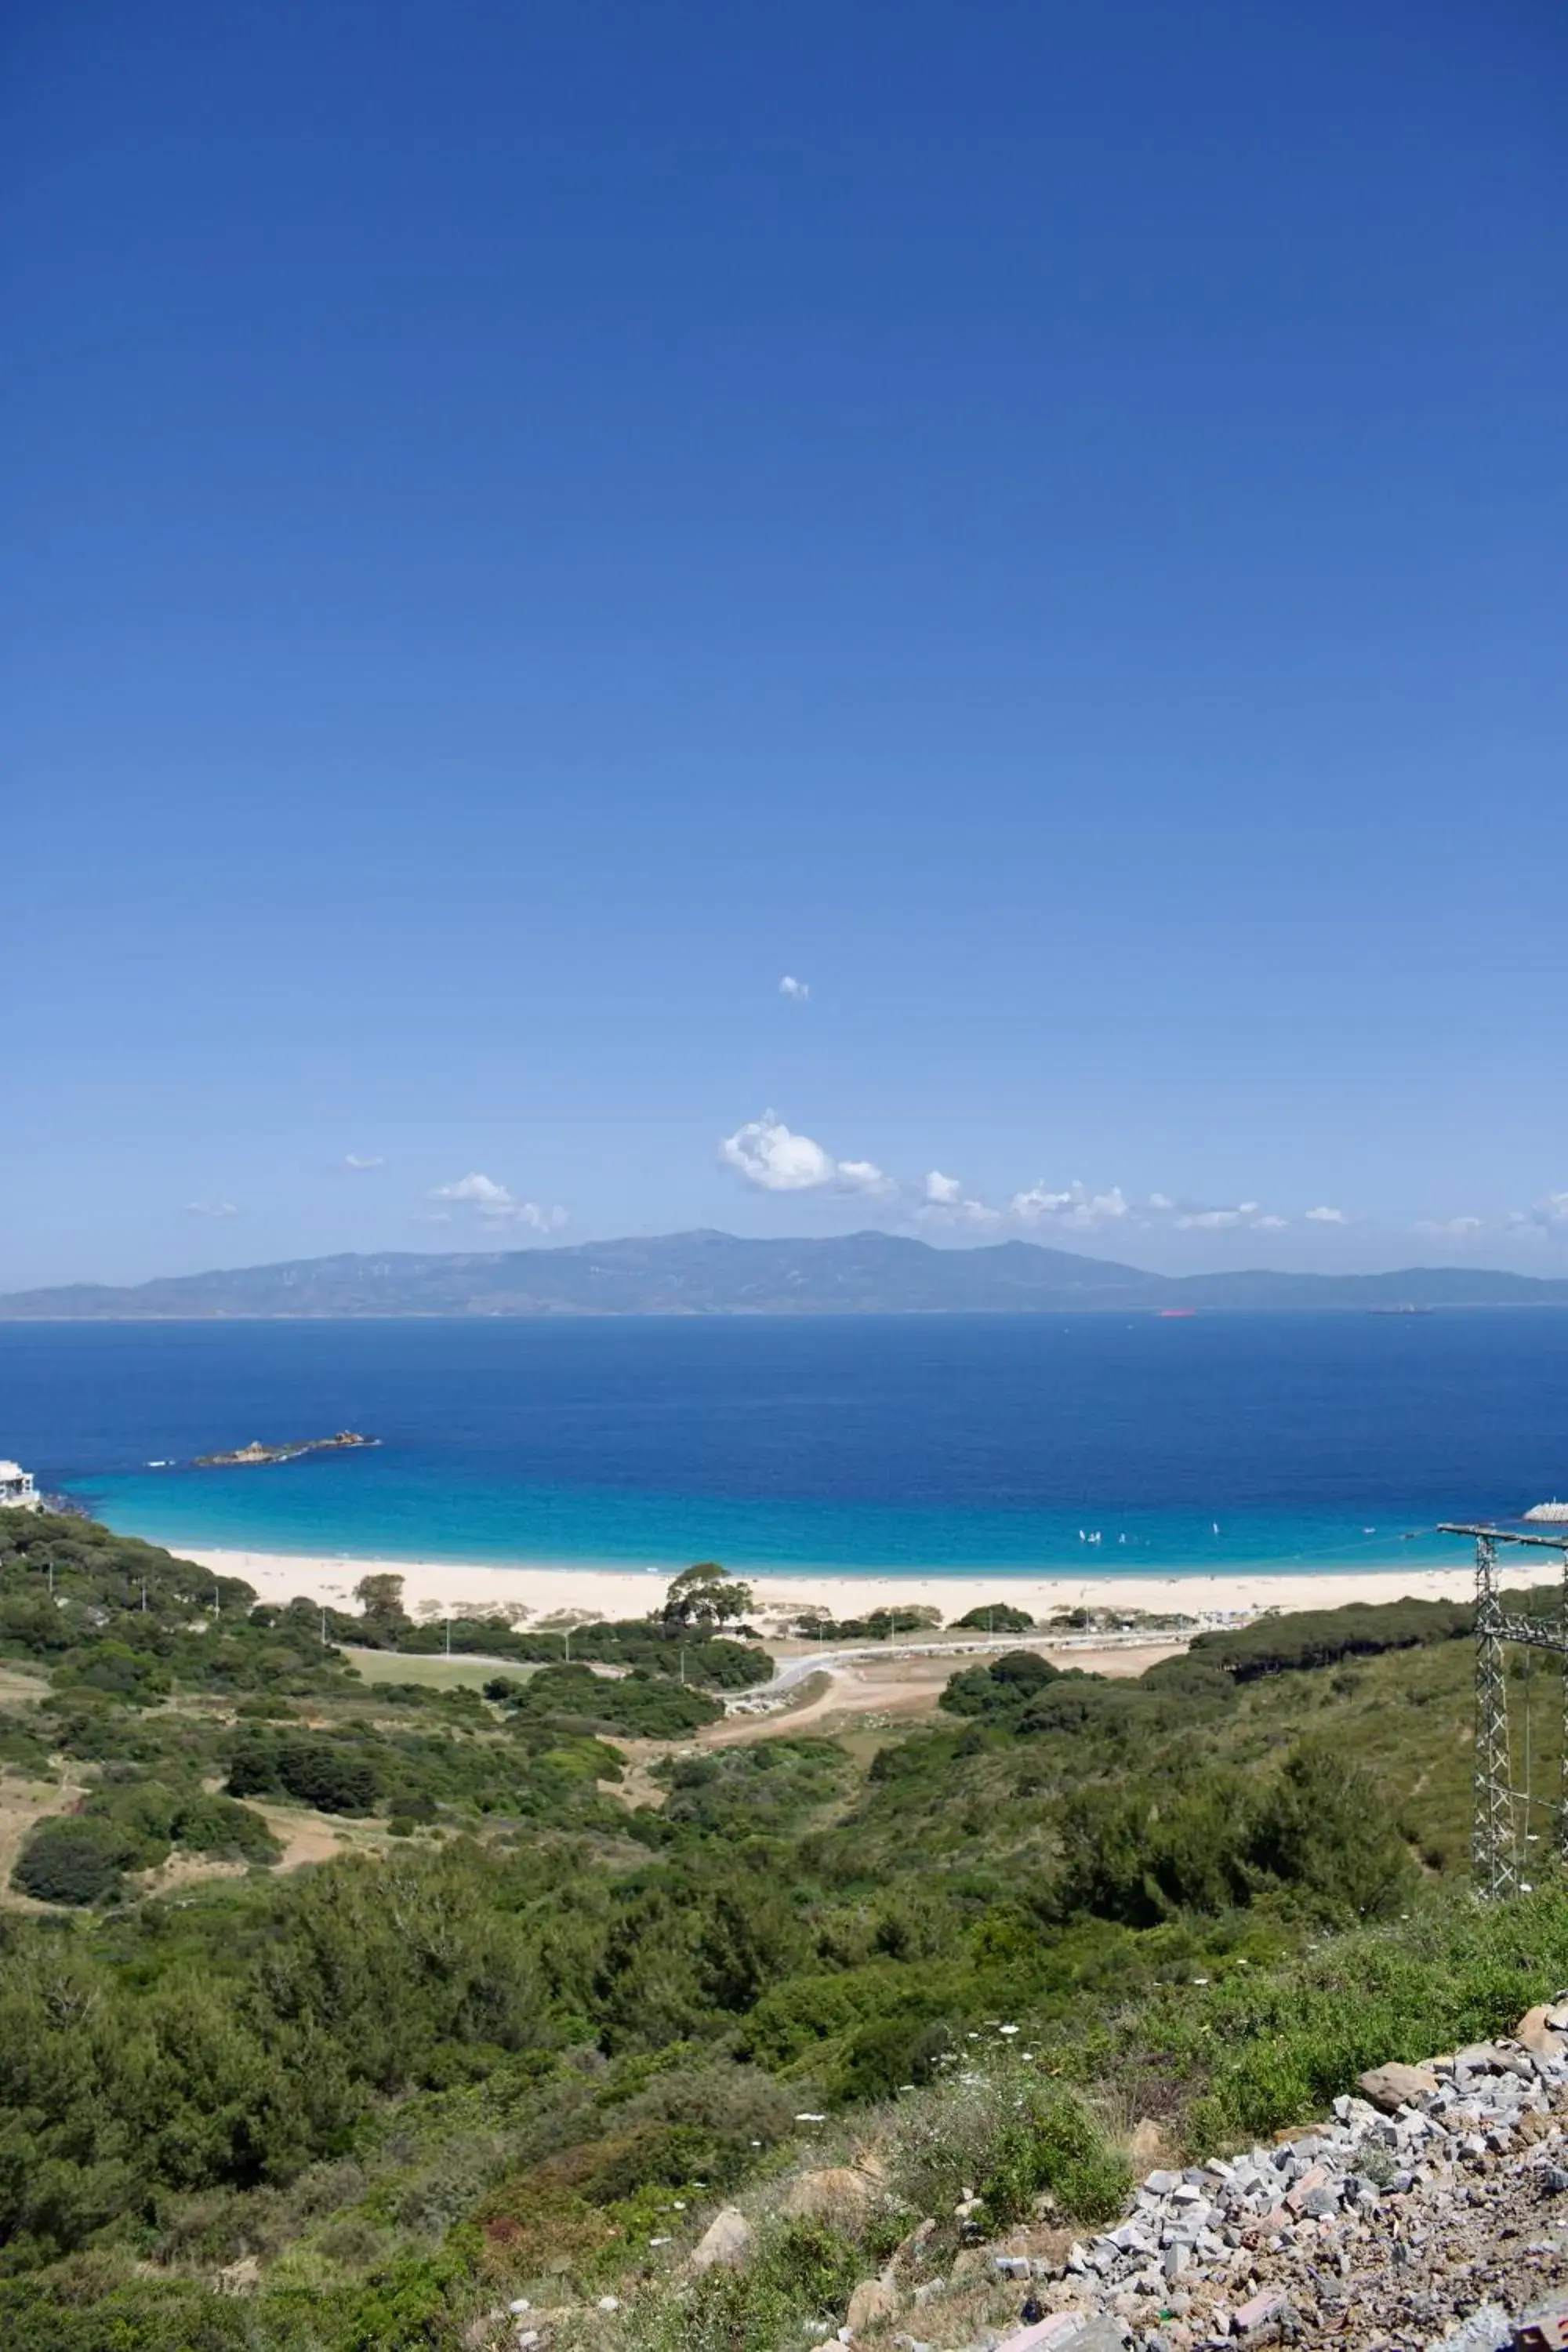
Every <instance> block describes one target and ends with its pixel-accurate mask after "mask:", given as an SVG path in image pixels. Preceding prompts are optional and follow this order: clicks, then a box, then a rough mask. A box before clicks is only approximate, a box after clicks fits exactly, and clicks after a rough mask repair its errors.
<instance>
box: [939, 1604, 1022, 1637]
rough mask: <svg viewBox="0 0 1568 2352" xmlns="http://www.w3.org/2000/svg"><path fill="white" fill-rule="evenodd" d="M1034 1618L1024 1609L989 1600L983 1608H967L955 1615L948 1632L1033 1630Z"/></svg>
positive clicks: (1015, 1631) (1018, 1631) (1020, 1631)
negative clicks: (959, 1614) (962, 1612)
mask: <svg viewBox="0 0 1568 2352" xmlns="http://www.w3.org/2000/svg"><path fill="white" fill-rule="evenodd" d="M1034 1622H1035V1621H1034V1619H1033V1618H1032V1617H1031V1616H1030V1614H1029V1612H1028V1611H1027V1610H1026V1609H1015V1608H1013V1607H1012V1606H1011V1604H1010V1603H1009V1602H1007V1601H989V1602H987V1603H986V1605H985V1606H984V1608H980V1609H970V1610H967V1611H966V1612H964V1614H963V1616H962V1617H955V1618H954V1619H953V1621H952V1626H951V1627H950V1628H949V1631H950V1632H952V1633H1029V1632H1031V1631H1032V1630H1033V1627H1034Z"/></svg>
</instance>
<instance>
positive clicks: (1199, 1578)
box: [182, 1550, 1561, 1623]
mask: <svg viewBox="0 0 1568 2352" xmlns="http://www.w3.org/2000/svg"><path fill="white" fill-rule="evenodd" d="M182 1557H184V1558H185V1559H195V1560H198V1561H200V1562H201V1563H202V1565H203V1566H205V1567H207V1568H211V1569H213V1570H216V1572H217V1573H218V1574H220V1575H224V1576H239V1577H243V1578H244V1579H245V1580H246V1582H247V1584H250V1585H253V1586H254V1587H255V1589H256V1591H257V1594H258V1597H259V1598H260V1599H261V1600H263V1601H289V1600H292V1599H293V1598H294V1596H295V1595H296V1594H303V1595H305V1596H306V1597H307V1598H309V1599H310V1600H311V1601H330V1602H331V1603H332V1604H333V1605H334V1606H336V1607H339V1608H343V1607H348V1608H352V1607H353V1605H354V1604H353V1597H352V1596H353V1588H354V1586H355V1585H356V1584H357V1583H358V1581H359V1580H360V1578H361V1577H362V1576H369V1575H379V1574H385V1575H392V1576H400V1577H402V1579H403V1580H404V1603H405V1607H406V1608H407V1609H408V1610H409V1611H410V1612H412V1613H414V1614H416V1615H419V1614H437V1613H440V1612H446V1611H450V1612H452V1613H453V1614H454V1615H468V1614H479V1615H485V1614H489V1613H490V1612H499V1611H500V1610H502V1609H510V1610H513V1611H518V1612H521V1611H527V1612H528V1615H529V1618H530V1619H531V1620H534V1621H537V1620H539V1619H542V1618H548V1617H552V1616H554V1615H556V1614H558V1613H559V1612H563V1611H573V1612H581V1613H583V1614H585V1615H591V1616H594V1617H641V1616H646V1615H647V1613H648V1612H649V1611H650V1610H651V1609H652V1608H653V1607H654V1605H655V1603H656V1601H658V1599H659V1597H660V1596H661V1595H662V1593H663V1591H664V1588H665V1584H666V1582H667V1581H668V1576H669V1574H670V1573H671V1571H669V1570H665V1569H658V1570H640V1571H639V1570H629V1569H608V1568H583V1567H579V1566H575V1565H573V1564H571V1563H563V1564H561V1565H560V1566H552V1565H548V1564H542V1563H540V1562H537V1561H534V1562H528V1563H524V1564H521V1565H519V1566H517V1567H513V1568H496V1567H490V1566H485V1567H465V1566H464V1565H462V1564H461V1563H460V1562H454V1561H451V1560H405V1559H343V1558H342V1557H337V1556H332V1555H327V1554H319V1555H305V1554H296V1553H283V1552H257V1551H221V1550H220V1551H206V1550H199V1551H188V1552H184V1554H183V1555H182ZM1559 1574H1561V1566H1560V1563H1559V1560H1558V1558H1557V1555H1556V1554H1555V1553H1545V1552H1537V1553H1529V1552H1521V1554H1520V1555H1519V1556H1518V1557H1517V1558H1515V1559H1508V1560H1506V1561H1505V1564H1504V1575H1505V1580H1506V1581H1507V1582H1509V1583H1510V1584H1525V1583H1543V1582H1550V1581H1552V1580H1553V1579H1554V1578H1555V1577H1557V1576H1558V1575H1559ZM752 1589H753V1591H754V1593H755V1595H756V1608H755V1610H754V1611H753V1612H752V1613H753V1616H754V1618H755V1620H756V1622H759V1623H767V1622H774V1623H777V1622H782V1621H783V1620H784V1618H786V1617H788V1616H790V1615H793V1614H794V1613H795V1612H797V1611H799V1610H801V1609H803V1608H806V1607H814V1608H818V1609H826V1610H829V1611H831V1612H832V1614H833V1615H834V1616H835V1617H836V1618H844V1617H856V1616H863V1615H864V1614H865V1613H866V1612H867V1611H868V1610H871V1609H875V1608H878V1607H886V1606H887V1605H888V1604H889V1603H890V1602H894V1601H921V1602H924V1603H925V1604H926V1605H927V1606H928V1607H931V1608H933V1609H939V1610H940V1611H941V1612H942V1620H943V1622H951V1621H952V1619H953V1618H955V1617H961V1616H963V1613H964V1612H965V1611H966V1610H970V1609H973V1608H974V1607H975V1606H976V1605H977V1604H984V1602H985V1601H1008V1602H1010V1603H1011V1604H1012V1606H1013V1607H1015V1608H1017V1609H1026V1610H1027V1611H1028V1612H1029V1613H1030V1615H1031V1616H1033V1617H1034V1618H1036V1619H1037V1620H1040V1621H1043V1620H1044V1619H1046V1618H1047V1617H1049V1616H1050V1615H1051V1614H1052V1612H1054V1611H1056V1610H1058V1609H1077V1608H1085V1607H1087V1608H1091V1609H1093V1608H1098V1609H1112V1608H1121V1609H1139V1610H1148V1611H1152V1612H1162V1613H1164V1612H1172V1611H1177V1610H1179V1611H1181V1612H1183V1613H1184V1614H1186V1615H1189V1616H1192V1617H1194V1618H1197V1619H1199V1620H1200V1621H1202V1622H1206V1623H1214V1622H1228V1621H1232V1620H1235V1619H1237V1618H1241V1617H1255V1616H1257V1615H1258V1614H1259V1613H1260V1612H1262V1611H1263V1610H1266V1609H1285V1610H1290V1609H1340V1608H1343V1607H1344V1605H1345V1603H1346V1602H1347V1601H1397V1600H1398V1599H1400V1598H1401V1596H1402V1595H1406V1594H1408V1595H1410V1596H1411V1597H1413V1598H1415V1599H1418V1600H1423V1601H1438V1600H1442V1601H1464V1600H1468V1598H1469V1595H1470V1589H1471V1572H1470V1569H1469V1567H1468V1564H1466V1565H1461V1566H1456V1567H1455V1568H1452V1569H1412V1568H1408V1567H1405V1568H1402V1567H1401V1566H1400V1565H1399V1564H1398V1562H1397V1561H1392V1562H1390V1563H1388V1564H1387V1565H1386V1566H1384V1567H1379V1568H1370V1569H1357V1570H1333V1571H1332V1572H1331V1573H1328V1574H1324V1575H1307V1574H1300V1573H1294V1572H1287V1573H1284V1574H1281V1575H1270V1574H1268V1573H1264V1572H1257V1571H1255V1572H1252V1573H1247V1572H1243V1573H1241V1574H1238V1575H1233V1576H1223V1575H1209V1574H1206V1573H1205V1574H1201V1575H1193V1576H1158V1577H1141V1576H1100V1577H1096V1576H1083V1577H1078V1576H1074V1577H1065V1576H1058V1577H1047V1576H1039V1577H1031V1576H1003V1575H999V1576H996V1577H994V1578H986V1577H960V1576H921V1575H919V1574H918V1573H909V1574H903V1575H898V1576H867V1575H853V1574H850V1575H836V1574H832V1573H826V1574H820V1575H817V1574H811V1573H802V1574H800V1575H798V1576H762V1577H758V1578H756V1579H754V1580H753V1585H752Z"/></svg>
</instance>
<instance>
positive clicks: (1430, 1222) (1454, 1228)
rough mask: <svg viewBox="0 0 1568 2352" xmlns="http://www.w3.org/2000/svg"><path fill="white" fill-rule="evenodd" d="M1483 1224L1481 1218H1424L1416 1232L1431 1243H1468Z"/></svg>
mask: <svg viewBox="0 0 1568 2352" xmlns="http://www.w3.org/2000/svg"><path fill="white" fill-rule="evenodd" d="M1483 1222H1484V1220H1483V1219H1481V1218H1480V1217H1424V1218H1423V1219H1422V1221H1421V1223H1419V1224H1418V1225H1417V1226H1416V1228H1415V1230H1416V1232H1417V1233H1418V1234H1426V1239H1427V1240H1428V1241H1429V1242H1468V1240H1469V1239H1470V1237H1471V1235H1472V1234H1479V1232H1480V1230H1481V1225H1482V1223H1483Z"/></svg>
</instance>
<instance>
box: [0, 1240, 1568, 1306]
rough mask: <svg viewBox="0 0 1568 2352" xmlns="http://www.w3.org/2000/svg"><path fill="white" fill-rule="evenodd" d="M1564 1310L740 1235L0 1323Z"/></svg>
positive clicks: (1015, 1254) (1464, 1273) (277, 1284)
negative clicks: (1109, 1311)
mask: <svg viewBox="0 0 1568 2352" xmlns="http://www.w3.org/2000/svg"><path fill="white" fill-rule="evenodd" d="M1279 1307H1343V1308H1352V1309H1353V1308H1361V1309H1362V1310H1363V1311H1367V1312H1370V1311H1374V1310H1381V1311H1390V1310H1397V1309H1400V1308H1415V1309H1426V1308H1429V1307H1568V1281H1561V1282H1554V1281H1544V1280H1541V1279H1539V1278H1537V1277H1536V1276H1533V1275H1526V1274H1500V1273H1494V1272H1488V1271H1487V1270H1486V1269H1484V1268H1479V1267H1478V1268H1473V1269H1472V1268H1470V1267H1460V1266H1412V1267H1410V1268H1408V1269H1407V1270H1406V1271H1405V1272H1403V1273H1399V1274H1270V1273H1268V1272H1267V1271H1265V1270H1263V1269H1261V1268H1260V1269H1258V1270H1257V1271H1253V1272H1247V1273H1240V1274H1188V1275H1160V1274H1149V1273H1146V1272H1145V1271H1144V1270H1143V1269H1142V1267H1141V1266H1135V1265H1117V1264H1115V1263H1114V1262H1113V1261H1111V1260H1110V1259H1108V1258H1096V1257H1080V1256H1079V1255H1076V1254H1075V1253H1073V1252H1071V1251H1068V1250H1057V1249H1042V1248H1040V1247H1039V1246H1038V1245H1037V1244H1035V1243H1033V1242H1016V1241H1015V1242H1000V1243H997V1244H994V1246H992V1247H987V1248H983V1249H933V1248H932V1247H931V1244H930V1243H929V1242H921V1241H911V1240H909V1239H907V1238H905V1237H903V1236H900V1235H899V1234H879V1233H865V1234H844V1235H842V1236H835V1237H833V1238H831V1239H827V1240H821V1241H744V1240H741V1239H739V1238H737V1237H736V1236H735V1235H734V1234H718V1233H694V1234H663V1235H661V1236H659V1237H658V1239H655V1240H651V1241H617V1242H584V1243H580V1244H576V1245H575V1246H574V1247H571V1248H564V1249H523V1250H486V1251H478V1252H476V1251H466V1250H459V1251H443V1252H441V1253H439V1254H437V1255H416V1254H414V1253H412V1252H404V1251H394V1252H390V1253H387V1254H384V1255H364V1256H358V1255H351V1256H342V1257H313V1258H299V1259H296V1260H294V1261H292V1262H291V1263H289V1264H287V1265H253V1266H241V1267H237V1268H235V1269H233V1270H231V1271H226V1272H222V1273H216V1274H183V1275H174V1276H168V1277H166V1278H165V1279H163V1280H162V1281H157V1282H142V1283H137V1284H134V1285H132V1286H129V1287H126V1288H117V1287H115V1286H111V1285H110V1284H107V1283H71V1284H68V1285H66V1286H63V1287H61V1288H58V1289H53V1290H18V1291H13V1292H12V1293H11V1294H10V1295H9V1296H8V1297H0V1320H5V1321H8V1322H21V1321H26V1322H60V1321H70V1322H85V1321H127V1322H175V1321H182V1320H192V1321H195V1320H207V1319H211V1318H230V1317H233V1318H239V1317H247V1316H254V1317H268V1318H270V1317H279V1316H287V1317H299V1316H366V1315H975V1314H1031V1313H1033V1314H1060V1313H1062V1312H1064V1311H1071V1310H1074V1309H1099V1310H1101V1311H1103V1310H1106V1309H1123V1310H1127V1309H1131V1310H1133V1311H1137V1312H1148V1313H1158V1312H1159V1311H1160V1310H1162V1309H1164V1310H1167V1311H1169V1310H1172V1309H1176V1310H1185V1309H1197V1308H1210V1309H1217V1308H1230V1309H1233V1310H1234V1309H1237V1308H1243V1309H1259V1308H1279Z"/></svg>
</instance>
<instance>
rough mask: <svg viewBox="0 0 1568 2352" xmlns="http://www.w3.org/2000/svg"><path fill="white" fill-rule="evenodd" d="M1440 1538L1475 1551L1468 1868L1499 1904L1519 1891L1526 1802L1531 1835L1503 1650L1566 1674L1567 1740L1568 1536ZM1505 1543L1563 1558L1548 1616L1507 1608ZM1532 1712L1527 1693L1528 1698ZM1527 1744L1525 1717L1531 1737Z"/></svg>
mask: <svg viewBox="0 0 1568 2352" xmlns="http://www.w3.org/2000/svg"><path fill="white" fill-rule="evenodd" d="M1439 1533H1441V1534H1443V1535H1448V1536H1473V1537H1474V1538H1475V1545H1476V1618H1475V1640H1476V1744H1475V1761H1474V1766H1473V1769H1472V1773H1471V1791H1472V1811H1471V1817H1470V1864H1471V1868H1472V1871H1473V1874H1474V1878H1475V1887H1476V1892H1477V1894H1478V1895H1481V1896H1483V1897H1484V1898H1487V1899H1489V1900H1492V1901H1496V1900H1500V1899H1501V1898H1502V1897H1505V1896H1507V1895H1517V1894H1518V1893H1519V1892H1520V1866H1519V1865H1520V1840H1519V1832H1518V1827H1517V1822H1516V1815H1515V1811H1514V1806H1515V1802H1516V1800H1520V1799H1522V1802H1523V1806H1524V1836H1525V1839H1526V1841H1528V1839H1529V1837H1530V1834H1531V1831H1530V1808H1531V1788H1530V1774H1529V1765H1528V1747H1527V1749H1526V1756H1527V1764H1526V1772H1525V1787H1524V1789H1523V1790H1522V1791H1521V1790H1516V1789H1515V1788H1514V1786H1513V1769H1512V1763H1511V1760H1510V1744H1509V1720H1508V1680H1507V1675H1506V1673H1505V1661H1504V1657H1503V1650H1504V1646H1505V1644H1507V1643H1516V1644H1518V1645H1520V1646H1521V1647H1522V1648H1524V1649H1527V1650H1546V1651H1549V1652H1551V1653H1552V1654H1553V1655H1554V1656H1555V1657H1556V1659H1557V1661H1558V1665H1559V1670H1560V1672H1561V1674H1562V1676H1563V1736H1564V1739H1565V1740H1568V1537H1564V1536H1537V1535H1516V1534H1513V1533H1511V1532H1510V1531H1509V1530H1507V1529H1504V1528H1479V1527H1462V1526H1450V1525H1445V1526H1444V1527H1443V1528H1440V1529H1439ZM1500 1543H1506V1544H1519V1545H1521V1546H1525V1545H1528V1546H1529V1547H1531V1549H1539V1550H1543V1551H1556V1552H1560V1553H1561V1554H1562V1555H1563V1592H1562V1601H1561V1604H1560V1606H1559V1608H1558V1609H1557V1610H1556V1611H1555V1612H1552V1614H1551V1615H1542V1616H1537V1615H1536V1614H1535V1613H1534V1612H1533V1611H1530V1612H1524V1613H1522V1614H1520V1615H1514V1614H1512V1613H1510V1612H1509V1611H1507V1610H1505V1609H1504V1607H1503V1605H1502V1596H1501V1594H1500V1591H1499V1588H1498V1564H1497V1550H1498V1546H1499V1544H1500ZM1525 1705H1526V1708H1527V1709H1528V1706H1529V1690H1528V1687H1527V1689H1526V1692H1525ZM1528 1738H1529V1722H1528V1714H1527V1717H1526V1739H1527V1741H1528ZM1556 1810H1557V1822H1556V1830H1557V1839H1556V1843H1557V1849H1558V1853H1559V1856H1560V1857H1568V1749H1565V1752H1564V1755H1563V1761H1562V1763H1561V1765H1560V1767H1559V1790H1558V1804H1557V1809H1556Z"/></svg>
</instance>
